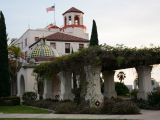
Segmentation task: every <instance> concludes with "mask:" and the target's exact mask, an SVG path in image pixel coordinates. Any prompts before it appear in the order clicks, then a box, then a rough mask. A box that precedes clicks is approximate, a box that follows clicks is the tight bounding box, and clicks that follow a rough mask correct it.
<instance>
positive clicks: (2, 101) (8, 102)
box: [0, 96, 20, 106]
mask: <svg viewBox="0 0 160 120" xmlns="http://www.w3.org/2000/svg"><path fill="white" fill-rule="evenodd" d="M0 105H1V106H14V105H20V98H19V97H16V96H11V97H1V98H0Z"/></svg>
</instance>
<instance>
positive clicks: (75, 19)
mask: <svg viewBox="0 0 160 120" xmlns="http://www.w3.org/2000/svg"><path fill="white" fill-rule="evenodd" d="M74 24H75V25H79V16H75V17H74Z"/></svg>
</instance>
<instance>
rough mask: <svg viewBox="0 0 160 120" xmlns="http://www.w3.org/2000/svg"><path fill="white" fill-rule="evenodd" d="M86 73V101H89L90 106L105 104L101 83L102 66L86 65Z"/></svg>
mask: <svg viewBox="0 0 160 120" xmlns="http://www.w3.org/2000/svg"><path fill="white" fill-rule="evenodd" d="M84 71H85V74H86V94H85V101H88V102H89V105H90V107H99V106H102V104H103V95H102V93H101V85H100V73H101V67H100V66H85V67H84Z"/></svg>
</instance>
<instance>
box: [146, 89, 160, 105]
mask: <svg viewBox="0 0 160 120" xmlns="http://www.w3.org/2000/svg"><path fill="white" fill-rule="evenodd" d="M148 103H149V104H150V105H151V106H156V105H158V104H160V91H155V92H151V93H150V94H149V95H148Z"/></svg>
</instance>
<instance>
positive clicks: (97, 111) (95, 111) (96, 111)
mask: <svg viewBox="0 0 160 120" xmlns="http://www.w3.org/2000/svg"><path fill="white" fill-rule="evenodd" d="M78 107H79V106H78ZM77 113H80V114H100V113H101V111H100V109H99V108H91V107H88V106H87V107H83V108H81V109H79V110H78V111H77Z"/></svg>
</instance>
